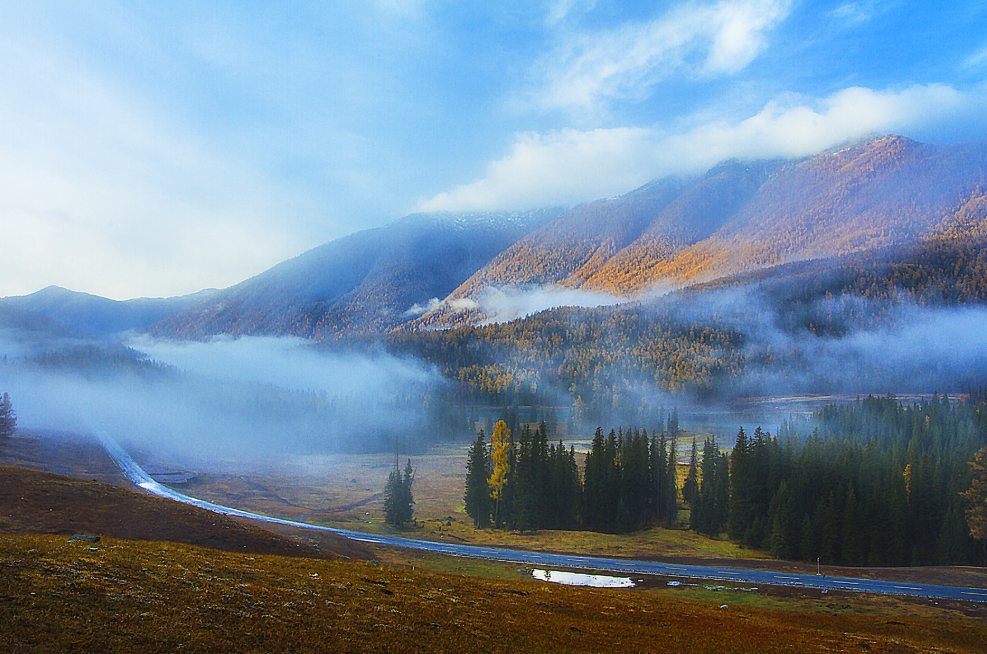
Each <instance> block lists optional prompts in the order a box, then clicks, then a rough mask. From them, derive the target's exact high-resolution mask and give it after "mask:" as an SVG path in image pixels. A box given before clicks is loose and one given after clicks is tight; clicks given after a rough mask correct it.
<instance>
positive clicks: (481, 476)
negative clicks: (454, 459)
mask: <svg viewBox="0 0 987 654" xmlns="http://www.w3.org/2000/svg"><path fill="white" fill-rule="evenodd" d="M484 437H485V435H484V433H483V430H482V429H481V430H480V432H479V434H477V436H476V440H475V441H473V445H472V446H471V447H470V450H469V454H468V455H467V459H466V492H465V493H464V494H463V502H464V503H465V504H466V514H467V515H468V516H470V517H471V518H473V525H474V526H475V527H477V528H478V529H483V528H485V527H488V526H490V511H491V498H490V486H489V484H488V483H487V479H489V478H490V473H491V470H490V459H489V457H488V456H487V445H486V443H485V442H484Z"/></svg>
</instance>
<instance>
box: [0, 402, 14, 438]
mask: <svg viewBox="0 0 987 654" xmlns="http://www.w3.org/2000/svg"><path fill="white" fill-rule="evenodd" d="M15 431H17V415H16V414H15V413H14V407H13V405H12V404H11V402H10V395H8V394H7V393H4V394H3V398H0V438H9V437H10V436H12V435H13V434H14V432H15Z"/></svg>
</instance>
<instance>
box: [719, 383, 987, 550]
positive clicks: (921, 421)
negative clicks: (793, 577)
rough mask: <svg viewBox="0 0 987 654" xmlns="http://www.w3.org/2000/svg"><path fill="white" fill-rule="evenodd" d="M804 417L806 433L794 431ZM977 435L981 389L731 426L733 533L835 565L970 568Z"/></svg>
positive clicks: (986, 424) (982, 414) (981, 435)
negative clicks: (962, 396)
mask: <svg viewBox="0 0 987 654" xmlns="http://www.w3.org/2000/svg"><path fill="white" fill-rule="evenodd" d="M810 424H811V425H813V426H814V427H813V429H812V431H811V432H810V433H809V434H808V436H807V437H806V436H804V432H805V431H807V430H808V427H809V425H810ZM985 442H987V404H985V402H984V394H983V393H974V394H972V395H971V398H970V400H969V401H966V402H960V403H951V402H950V401H949V399H948V398H947V397H945V396H944V397H938V396H934V397H933V398H932V399H930V400H925V401H922V402H917V403H914V404H911V405H905V404H903V403H900V402H899V401H898V400H897V399H895V398H894V397H892V396H889V397H884V398H878V397H868V398H865V399H862V400H859V401H858V402H856V403H854V404H850V405H831V406H827V407H825V408H823V409H822V410H820V411H819V412H817V413H816V414H815V416H814V420H813V421H812V422H811V423H810V422H809V421H791V422H786V423H783V424H782V426H781V429H780V430H779V436H778V437H772V436H771V435H770V434H769V433H767V432H762V431H761V430H760V429H758V430H757V431H755V432H754V434H753V435H752V436H750V437H748V436H747V435H746V434H744V432H743V430H741V432H740V434H738V436H737V442H736V445H735V446H734V448H733V453H732V461H731V465H730V471H729V472H730V501H729V515H728V518H727V522H726V525H725V529H726V531H727V533H728V535H729V537H730V539H731V540H734V541H736V542H739V543H741V544H744V545H748V546H750V547H755V548H761V549H765V550H770V551H771V553H772V554H773V555H775V556H777V557H779V558H786V559H799V560H806V561H814V560H816V559H817V558H819V559H820V560H821V561H822V562H824V563H832V564H845V565H869V566H885V565H897V566H900V565H931V564H970V563H979V562H983V560H984V552H983V549H982V546H981V545H979V544H978V543H977V542H976V541H975V540H974V538H973V536H972V535H971V525H970V524H969V522H968V519H967V518H968V509H969V508H970V504H969V501H968V497H967V495H966V494H965V493H966V492H967V491H968V489H969V488H970V487H971V466H970V461H971V460H973V459H974V455H975V453H976V452H977V450H978V449H980V448H981V447H983V446H984V443H985Z"/></svg>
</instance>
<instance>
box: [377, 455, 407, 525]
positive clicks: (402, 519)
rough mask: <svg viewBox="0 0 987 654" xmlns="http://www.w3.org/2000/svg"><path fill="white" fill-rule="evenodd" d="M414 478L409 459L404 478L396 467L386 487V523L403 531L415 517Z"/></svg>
mask: <svg viewBox="0 0 987 654" xmlns="http://www.w3.org/2000/svg"><path fill="white" fill-rule="evenodd" d="M414 476H415V471H414V468H412V467H411V459H408V465H407V466H405V468H404V477H402V476H401V471H400V470H398V467H397V465H395V466H394V470H392V471H391V474H390V476H388V478H387V485H386V486H385V487H384V522H387V523H388V524H392V525H394V526H395V527H396V528H397V529H402V528H403V527H404V526H405V525H407V524H408V523H409V522H411V520H412V517H413V516H414V512H415V509H414V504H415V499H414V496H413V495H412V492H411V485H412V484H413V483H414Z"/></svg>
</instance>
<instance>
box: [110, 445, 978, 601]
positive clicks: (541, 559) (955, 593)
mask: <svg viewBox="0 0 987 654" xmlns="http://www.w3.org/2000/svg"><path fill="white" fill-rule="evenodd" d="M93 432H94V433H95V434H96V436H97V437H98V438H99V440H100V442H101V443H102V445H103V447H104V448H105V449H106V451H107V452H108V453H109V455H110V457H111V458H112V459H113V461H114V462H115V463H116V464H117V465H118V466H119V467H120V469H121V470H122V471H123V473H124V475H126V476H127V478H128V479H130V480H131V481H132V482H134V483H135V484H137V485H138V486H140V487H141V488H143V489H144V490H146V491H147V492H149V493H151V494H153V495H157V496H159V497H166V498H168V499H172V500H176V501H178V502H183V503H185V504H191V505H192V506H197V507H199V508H202V509H207V510H209V511H213V512H215V513H221V514H223V515H228V516H235V517H240V518H249V519H250V520H258V521H260V522H269V523H275V524H281V525H288V526H291V527H301V528H303V529H314V530H318V531H329V532H332V533H335V534H339V535H341V536H345V537H347V538H351V539H353V540H358V541H363V542H367V543H377V544H379V545H392V546H395V547H404V548H408V549H414V550H423V551H427V552H436V553H439V554H448V555H451V556H462V557H469V558H476V559H491V560H495V561H507V562H510V563H522V564H525V565H537V566H546V567H560V568H578V569H586V570H602V571H607V572H614V573H618V574H621V575H624V576H631V575H661V576H666V577H682V578H688V579H715V580H719V581H730V582H733V583H741V584H762V585H773V586H801V587H806V588H818V589H828V590H851V591H857V592H863V593H884V594H891V595H913V596H918V597H934V598H938V599H954V600H968V601H977V602H987V589H980V588H958V587H954V586H932V585H926V584H907V583H900V582H893V581H877V580H871V579H847V578H842V577H826V576H821V577H820V576H817V575H801V574H788V573H780V572H770V571H763V570H739V569H735V568H713V567H705V566H694V565H676V564H671V563H660V562H656V561H628V560H624V559H608V558H599V557H587V556H571V555H566V554H547V553H543V552H526V551H523V550H508V549H500V548H495V547H482V546H478V545H456V544H454V543H437V542H432V541H424V540H416V539H413V538H400V537H396V536H379V535H376V534H365V533H362V532H359V531H350V530H348V529H335V528H332V527H322V526H319V525H312V524H307V523H304V522H297V521H294V520H284V519H282V518H273V517H271V516H266V515H261V514H259V513H252V512H250V511H242V510H240V509H234V508H230V507H228V506H221V505H219V504H214V503H212V502H206V501H204V500H199V499H196V498H194V497H189V496H188V495H183V494H182V493H179V492H177V491H174V490H172V489H170V488H168V487H167V486H163V485H162V484H159V483H158V482H156V481H154V480H153V479H151V477H150V476H149V475H148V474H147V473H146V472H144V469H143V468H141V467H140V466H139V465H138V464H137V462H135V461H134V460H133V459H132V458H131V457H130V455H128V454H127V453H126V452H125V451H124V450H123V448H121V447H120V445H119V444H118V443H117V442H116V441H115V440H114V439H113V437H111V436H110V435H109V434H107V433H106V432H105V431H104V430H103V429H101V428H94V429H93Z"/></svg>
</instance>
